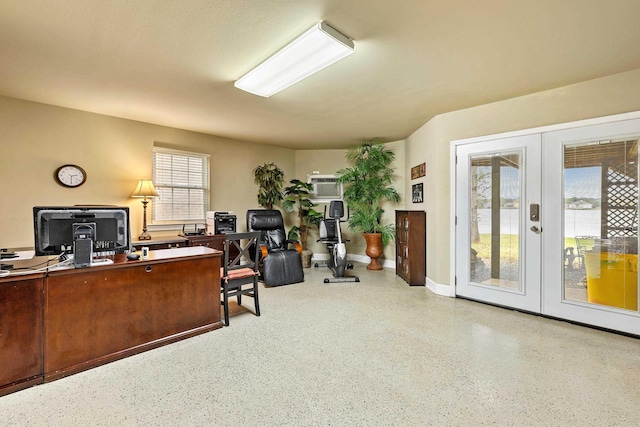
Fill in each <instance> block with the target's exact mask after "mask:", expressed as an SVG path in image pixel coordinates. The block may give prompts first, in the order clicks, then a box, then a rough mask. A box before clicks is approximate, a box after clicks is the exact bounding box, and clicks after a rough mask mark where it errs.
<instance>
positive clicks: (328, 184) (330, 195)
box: [307, 174, 342, 203]
mask: <svg viewBox="0 0 640 427" xmlns="http://www.w3.org/2000/svg"><path fill="white" fill-rule="evenodd" d="M307 183H309V184H311V185H313V191H312V193H311V201H312V202H313V203H329V202H330V201H331V200H342V184H340V183H338V181H337V179H336V176H335V175H317V174H313V175H308V176H307Z"/></svg>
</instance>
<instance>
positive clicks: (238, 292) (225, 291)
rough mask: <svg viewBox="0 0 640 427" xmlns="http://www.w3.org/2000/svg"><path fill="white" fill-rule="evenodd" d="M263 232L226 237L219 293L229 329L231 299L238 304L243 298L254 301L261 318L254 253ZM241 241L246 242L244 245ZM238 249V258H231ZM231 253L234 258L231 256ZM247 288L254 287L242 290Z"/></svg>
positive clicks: (257, 273)
mask: <svg viewBox="0 0 640 427" xmlns="http://www.w3.org/2000/svg"><path fill="white" fill-rule="evenodd" d="M260 235H261V233H260V232H252V233H227V234H225V236H224V264H223V266H222V267H221V268H220V293H221V294H222V305H223V306H224V324H225V326H229V297H233V296H235V297H236V299H237V301H238V305H241V304H242V295H247V296H249V297H252V298H253V302H254V306H255V313H256V316H260V303H259V301H258V275H259V272H258V257H257V255H258V252H256V251H255V250H252V249H253V248H255V247H258V246H259V245H260ZM242 240H247V242H246V243H245V244H244V245H243V244H242ZM234 248H235V249H236V250H237V252H238V255H236V256H235V257H233V258H232V255H233V254H234V253H235V252H236V251H235V250H234ZM230 254H231V255H230ZM244 285H251V286H250V287H246V288H243V286H244Z"/></svg>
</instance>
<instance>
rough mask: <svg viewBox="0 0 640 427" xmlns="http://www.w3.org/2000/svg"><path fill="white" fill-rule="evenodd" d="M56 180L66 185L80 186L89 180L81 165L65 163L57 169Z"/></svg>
mask: <svg viewBox="0 0 640 427" xmlns="http://www.w3.org/2000/svg"><path fill="white" fill-rule="evenodd" d="M54 177H55V179H56V182H57V183H58V184H60V185H62V186H65V187H70V188H73V187H79V186H81V185H82V184H84V183H85V181H86V180H87V173H86V172H85V171H84V169H82V168H81V167H80V166H76V165H63V166H60V167H59V168H58V169H56V172H55V174H54Z"/></svg>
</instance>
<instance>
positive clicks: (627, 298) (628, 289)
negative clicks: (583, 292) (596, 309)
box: [584, 252, 638, 311]
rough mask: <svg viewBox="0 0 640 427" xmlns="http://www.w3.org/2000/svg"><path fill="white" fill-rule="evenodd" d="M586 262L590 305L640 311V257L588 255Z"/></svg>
mask: <svg viewBox="0 0 640 427" xmlns="http://www.w3.org/2000/svg"><path fill="white" fill-rule="evenodd" d="M584 261H585V265H586V267H587V299H588V301H589V302H590V303H593V304H602V305H608V306H610V307H619V308H625V309H627V310H634V311H636V310H638V255H636V254H626V255H625V254H617V253H609V252H586V253H585V254H584Z"/></svg>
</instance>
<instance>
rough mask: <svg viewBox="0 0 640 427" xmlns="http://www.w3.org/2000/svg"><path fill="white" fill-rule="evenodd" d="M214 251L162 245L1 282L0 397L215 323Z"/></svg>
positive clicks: (217, 299)
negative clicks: (141, 256)
mask: <svg viewBox="0 0 640 427" xmlns="http://www.w3.org/2000/svg"><path fill="white" fill-rule="evenodd" d="M221 255H222V254H221V252H220V251H216V250H213V249H210V248H206V247H186V248H179V249H167V250H159V251H151V253H150V259H149V260H139V261H126V257H125V256H124V255H122V256H116V257H114V260H115V262H114V264H109V265H105V266H100V267H91V268H84V269H68V270H59V271H51V272H49V274H48V275H47V276H46V277H45V276H44V275H42V274H40V275H30V276H10V277H9V278H3V279H0V309H1V308H4V307H5V306H7V307H11V309H10V310H9V311H4V310H3V311H2V312H1V313H0V325H2V326H0V328H1V329H0V342H1V343H2V352H1V353H0V395H2V394H6V393H10V392H12V391H16V390H19V389H21V388H25V387H28V386H30V385H33V384H37V383H38V382H42V381H50V380H54V379H57V378H61V377H63V376H66V375H70V374H73V373H76V372H80V371H83V370H86V369H89V368H92V367H95V366H99V365H102V364H104V363H108V362H111V361H113V360H117V359H120V358H123V357H127V356H130V355H133V354H136V353H139V352H142V351H145V350H149V349H151V348H155V347H159V346H161V345H164V344H168V343H171V342H174V341H177V340H180V339H184V338H188V337H191V336H194V335H197V334H201V333H204V332H207V331H211V330H214V329H217V328H220V327H222V321H221V320H220V258H221ZM38 290H40V291H39V292H38ZM38 298H39V299H38ZM18 328H22V330H23V331H22V332H21V330H20V329H18ZM4 329H9V331H5V330H4ZM6 339H8V340H9V342H6Z"/></svg>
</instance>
